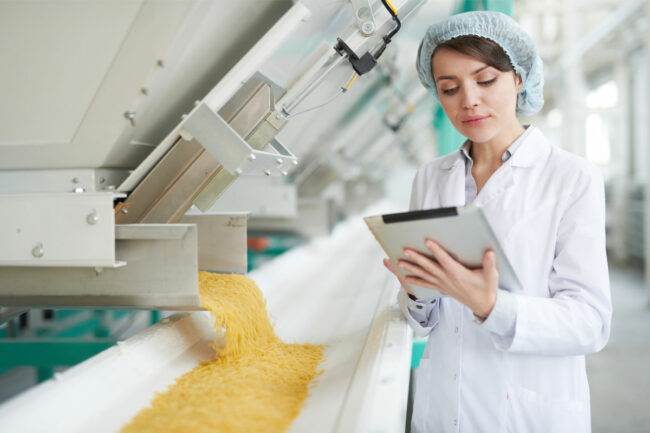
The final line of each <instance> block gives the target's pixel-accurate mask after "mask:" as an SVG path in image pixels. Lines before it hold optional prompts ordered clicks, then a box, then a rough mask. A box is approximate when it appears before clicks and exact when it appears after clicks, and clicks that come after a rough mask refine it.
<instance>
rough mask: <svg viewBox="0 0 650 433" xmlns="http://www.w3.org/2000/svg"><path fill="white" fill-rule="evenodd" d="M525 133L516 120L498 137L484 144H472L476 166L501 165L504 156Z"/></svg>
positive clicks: (472, 155)
mask: <svg viewBox="0 0 650 433" xmlns="http://www.w3.org/2000/svg"><path fill="white" fill-rule="evenodd" d="M524 131H525V129H524V127H523V126H521V124H520V123H519V121H518V120H517V119H516V118H515V120H514V121H513V122H512V123H511V124H510V125H508V126H507V127H505V128H503V129H502V130H501V131H500V132H499V133H498V134H497V135H496V136H494V137H493V138H491V139H490V140H488V141H485V142H482V143H476V142H472V144H473V145H472V149H471V157H472V159H473V160H474V164H480V165H501V160H502V158H503V154H504V153H505V151H506V150H508V148H509V147H510V146H511V145H512V143H514V142H515V141H516V140H517V139H518V138H519V137H521V134H523V133H524Z"/></svg>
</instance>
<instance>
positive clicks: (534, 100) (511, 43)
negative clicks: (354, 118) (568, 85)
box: [416, 11, 544, 116]
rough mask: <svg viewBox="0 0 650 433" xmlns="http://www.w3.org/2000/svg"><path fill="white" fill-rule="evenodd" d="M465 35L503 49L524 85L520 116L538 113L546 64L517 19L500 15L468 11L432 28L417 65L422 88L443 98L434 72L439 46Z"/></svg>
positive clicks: (429, 30) (519, 103) (540, 106)
mask: <svg viewBox="0 0 650 433" xmlns="http://www.w3.org/2000/svg"><path fill="white" fill-rule="evenodd" d="M465 35H475V36H481V37H484V38H487V39H490V40H492V41H494V42H496V43H497V44H499V46H501V48H503V51H505V53H506V54H507V55H508V57H509V58H510V63H512V66H513V67H514V69H515V73H516V74H520V75H521V79H522V83H523V88H522V90H521V92H519V95H518V96H517V114H519V115H521V116H530V115H532V114H535V113H537V112H538V111H539V110H540V109H541V108H542V106H543V105H544V94H543V88H544V75H543V68H544V64H543V63H542V59H541V58H540V57H539V56H538V55H537V49H536V48H535V43H534V42H533V40H532V38H531V37H530V36H528V34H527V33H526V32H524V31H523V29H522V28H521V27H520V26H519V24H517V22H516V21H515V20H513V19H512V18H510V17H509V16H507V15H505V14H502V13H500V12H488V11H477V12H466V13H462V14H458V15H452V16H451V17H449V18H447V19H446V20H443V21H440V22H437V23H435V24H433V25H432V26H430V27H429V28H428V29H427V33H426V34H425V35H424V38H423V39H422V42H421V43H420V48H419V49H418V57H417V63H416V67H417V71H418V75H419V77H420V81H421V82H422V85H424V87H426V88H427V89H429V90H431V91H432V92H433V93H434V95H435V96H436V99H439V96H438V91H437V89H436V84H435V82H434V81H433V73H432V71H431V56H433V51H434V50H435V49H436V47H437V46H438V45H439V44H441V43H443V42H446V41H448V40H450V39H453V38H455V37H458V36H465Z"/></svg>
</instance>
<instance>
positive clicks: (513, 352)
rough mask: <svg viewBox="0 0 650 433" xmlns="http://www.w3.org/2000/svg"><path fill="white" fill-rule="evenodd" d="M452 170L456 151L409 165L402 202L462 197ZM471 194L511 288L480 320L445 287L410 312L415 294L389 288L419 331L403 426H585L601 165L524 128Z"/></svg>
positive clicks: (597, 341)
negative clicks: (412, 174) (423, 311)
mask: <svg viewBox="0 0 650 433" xmlns="http://www.w3.org/2000/svg"><path fill="white" fill-rule="evenodd" d="M530 128H534V127H533V126H531V127H530ZM464 180H465V165H464V160H463V156H462V155H461V154H460V152H454V153H452V154H449V155H446V156H443V157H441V158H437V159H435V160H434V161H432V162H430V163H428V164H426V165H424V166H423V167H422V168H420V170H419V171H418V173H417V176H416V178H415V180H414V183H413V191H412V197H411V207H412V208H413V209H427V208H437V207H448V206H459V205H464V204H465V182H464ZM474 204H477V205H479V206H482V208H483V210H484V213H485V215H486V217H487V219H488V221H489V222H490V224H491V226H492V228H493V230H494V232H495V234H496V235H497V238H498V239H499V241H500V243H501V246H502V247H503V249H504V250H505V253H506V255H507V256H508V258H509V260H510V261H511V263H512V265H513V267H514V269H515V270H516V272H517V275H518V277H519V280H520V281H521V283H522V285H523V287H524V289H523V293H516V294H513V293H510V292H506V291H504V290H501V289H499V292H498V295H497V303H496V305H495V307H494V309H493V311H492V313H491V314H490V316H489V317H488V318H487V320H486V321H485V322H484V323H482V324H480V323H478V322H477V321H475V320H474V316H473V314H472V312H471V311H470V310H469V309H468V308H467V307H465V306H464V305H462V304H460V303H459V302H457V301H456V300H454V299H452V298H450V297H445V298H442V299H441V300H440V302H438V303H437V304H434V308H433V309H432V310H431V312H430V314H429V317H428V320H427V321H426V323H424V322H423V323H419V322H418V321H417V320H415V319H414V318H413V315H412V313H411V312H410V310H409V308H413V307H414V306H415V302H414V301H412V300H410V299H409V298H408V297H407V296H406V293H405V292H404V290H400V294H399V296H398V300H399V303H400V306H401V309H402V312H403V313H404V314H405V316H406V318H407V320H408V321H409V323H410V325H411V326H412V327H413V328H414V330H415V332H416V334H418V335H421V336H425V335H428V336H429V337H428V341H427V344H426V348H425V351H424V355H423V357H422V360H421V362H420V367H419V368H418V369H417V371H416V373H415V382H414V386H415V389H414V392H415V397H414V408H413V419H412V430H411V431H412V432H414V433H420V432H458V431H460V432H464V433H467V432H488V433H496V432H516V433H525V432H540V433H542V432H543V433H561V432H570V433H580V432H589V431H591V421H590V418H591V417H590V407H589V385H588V383H587V375H586V370H585V355H586V354H588V353H592V352H597V351H599V350H601V349H602V348H603V347H604V346H605V344H606V343H607V340H608V338H609V330H610V321H611V312H612V308H611V300H610V291H609V278H608V271H607V258H606V253H605V201H604V186H603V180H602V175H601V174H600V173H599V171H598V169H597V168H595V167H594V166H593V165H591V164H590V163H588V162H587V161H586V160H584V159H583V158H580V157H578V156H575V155H573V154H570V153H568V152H566V151H564V150H562V149H560V148H558V147H556V146H553V145H552V144H551V143H549V142H548V140H547V139H546V138H545V137H544V135H543V134H542V133H541V132H540V131H539V130H538V129H533V130H532V131H530V134H527V137H526V138H525V140H524V141H523V142H522V143H521V145H520V147H519V148H518V149H517V150H516V151H515V152H514V154H513V155H512V157H511V158H510V159H508V160H507V161H506V162H505V163H503V165H502V166H501V167H500V168H499V169H498V170H497V171H496V172H495V173H494V174H493V175H492V176H491V177H490V179H489V180H488V182H487V183H486V184H485V186H484V187H483V189H482V190H481V191H480V193H479V194H478V196H477V197H476V200H475V201H474ZM508 317H510V318H512V317H514V320H511V319H508Z"/></svg>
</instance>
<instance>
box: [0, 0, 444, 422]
mask: <svg viewBox="0 0 650 433" xmlns="http://www.w3.org/2000/svg"><path fill="white" fill-rule="evenodd" d="M423 3H424V1H423V0H392V1H386V0H338V1H324V0H299V1H289V0H286V1H284V0H273V1H259V0H238V1H236V2H226V1H222V0H174V1H171V0H133V1H119V2H118V1H106V2H104V1H99V2H78V1H72V0H56V1H51V2H25V1H20V0H9V1H4V2H1V3H0V58H2V59H3V60H2V63H3V66H2V67H0V89H1V93H2V95H3V97H2V98H0V306H9V307H21V308H32V307H47V308H56V307H64V306H74V307H91V308H92V307H95V308H130V309H157V310H199V309H201V307H200V303H199V298H198V276H197V274H198V272H197V271H198V270H211V271H217V272H242V273H243V272H246V268H247V267H246V238H247V233H248V232H250V231H255V232H259V233H267V232H274V233H276V232H284V233H287V232H292V233H299V234H301V235H302V236H307V237H310V238H312V241H311V242H309V243H307V244H306V245H305V246H303V247H301V248H298V249H296V250H295V251H291V252H290V253H289V254H287V255H285V256H286V257H285V256H282V257H280V258H279V259H278V260H276V261H274V262H272V263H270V264H269V265H268V266H264V267H263V268H261V269H259V270H256V271H255V272H253V274H251V277H253V278H254V279H255V280H256V281H257V282H258V284H259V285H260V287H261V288H262V290H263V291H264V294H265V296H266V298H267V300H268V303H269V311H270V312H271V314H272V315H273V316H274V317H276V318H277V323H276V330H277V332H278V334H279V335H280V337H281V338H285V339H291V340H293V341H310V342H314V343H323V344H328V345H329V348H328V352H327V356H328V360H327V361H326V363H325V365H324V366H323V367H324V368H325V371H326V373H325V375H324V376H323V377H322V378H321V380H320V381H319V385H318V386H317V387H316V388H315V389H314V393H313V396H312V397H311V398H310V400H309V401H308V403H307V407H306V408H305V410H304V411H303V414H301V416H300V417H299V418H298V420H297V421H296V423H295V424H294V426H293V427H292V429H293V431H302V430H305V429H307V428H309V429H310V431H341V432H344V431H398V430H399V426H400V425H403V422H404V417H405V414H406V393H407V392H408V375H409V369H408V364H409V361H410V344H411V334H410V332H409V331H408V328H407V326H406V324H405V323H404V321H403V320H402V319H400V317H399V314H398V313H397V312H395V310H394V302H393V299H392V296H393V295H394V290H395V285H394V282H393V281H392V280H390V279H389V278H387V275H386V273H384V272H383V271H382V268H381V266H380V258H381V251H380V250H379V249H378V247H377V246H376V245H375V243H374V240H373V239H372V237H371V236H370V234H369V233H367V231H366V229H365V227H364V226H363V225H362V224H361V223H360V221H361V220H360V219H359V218H348V217H349V216H351V215H356V214H358V212H360V211H361V210H362V209H364V208H366V207H367V206H369V205H371V204H373V203H375V206H376V207H375V208H374V212H377V211H380V210H381V209H390V208H391V205H390V204H387V203H386V202H383V203H384V204H383V205H376V203H377V202H379V201H380V200H381V199H382V197H383V196H384V195H385V189H384V183H385V180H386V179H388V178H389V177H390V176H391V175H392V174H393V173H394V172H395V171H396V170H400V169H404V168H406V169H408V168H409V167H413V166H414V165H417V164H419V163H421V162H423V161H425V160H427V159H429V158H430V157H431V156H433V155H434V153H435V139H434V138H433V136H432V134H431V128H430V125H431V115H432V108H431V107H432V105H431V104H432V100H431V98H428V97H427V95H426V92H424V91H423V90H421V89H420V87H419V85H418V83H417V79H416V78H415V70H414V68H413V67H412V65H413V61H414V60H413V59H414V58H415V51H416V49H417V43H418V42H419V37H420V35H421V32H422V31H423V27H424V26H426V25H428V24H429V23H430V22H432V21H433V20H435V19H437V18H440V17H444V16H446V15H449V14H450V13H451V12H452V10H453V8H454V6H455V2H454V1H453V0H446V1H442V2H431V1H429V2H428V3H427V4H425V5H424V6H423V5H422V4H423ZM405 195H408V191H406V192H405ZM346 218H347V221H346V222H344V223H342V224H338V225H337V226H336V229H334V230H333V227H334V226H335V224H336V223H337V222H338V221H341V220H346ZM332 230H333V231H332ZM330 270H333V271H330ZM289 299H290V300H291V302H288V301H287V300H289ZM289 304H290V305H289ZM212 338H214V330H213V329H212V328H211V326H210V322H209V318H208V315H207V313H206V312H201V311H196V312H192V313H189V314H184V315H177V316H174V317H173V318H170V319H166V320H165V321H163V322H161V323H158V324H157V325H155V326H153V327H152V328H150V329H148V330H146V331H145V332H144V333H143V334H142V335H137V336H135V337H133V338H130V339H128V340H126V341H124V342H118V344H117V345H116V346H114V347H112V348H110V349H109V350H107V351H105V352H102V353H101V354H99V355H97V356H96V357H94V358H91V359H90V360H89V361H87V362H84V363H82V364H80V365H78V366H76V367H74V368H72V369H69V370H67V371H66V372H65V373H63V374H59V375H57V376H55V378H54V379H53V380H50V381H48V382H47V383H45V384H42V385H40V386H38V387H36V388H34V389H32V390H30V391H29V392H27V393H25V394H23V395H21V396H19V397H17V398H15V399H14V400H11V401H10V402H8V403H7V404H5V405H2V406H0V431H5V430H6V431H30V432H32V431H45V430H47V431H65V432H73V431H87V429H88V428H89V426H91V425H92V426H93V428H94V429H95V431H116V429H119V425H121V423H123V422H124V420H126V419H128V417H129V416H131V415H132V414H133V413H134V411H137V410H139V408H140V407H142V406H144V405H146V404H147V402H148V401H149V399H150V398H151V395H152V393H153V392H155V391H159V390H162V389H164V388H165V387H166V386H167V385H168V384H169V383H171V382H173V379H174V378H175V377H177V376H178V375H179V374H182V373H183V372H185V371H187V370H189V369H191V368H192V367H193V366H194V365H196V363H198V362H199V361H200V360H202V359H206V358H207V357H210V356H213V353H212V352H211V349H209V346H208V342H209V341H210V340H211V339H212ZM134 372H138V373H137V374H134ZM379 390H381V392H379ZM375 391H377V392H375ZM59 396H65V398H57V397H59ZM53 402H54V403H53ZM28 414H29V416H28ZM97 419H104V420H105V422H102V423H100V425H98V424H97V423H95V424H92V423H93V420H97ZM109 419H110V420H112V421H110V422H109V421H108V420H109ZM325 419H326V420H329V421H328V422H319V423H314V420H321V421H322V420H325ZM367 419H372V420H374V421H373V422H372V423H369V424H368V423H365V420H367ZM316 425H318V426H319V427H314V426H316ZM308 426H309V427H308Z"/></svg>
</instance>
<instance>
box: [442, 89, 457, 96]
mask: <svg viewBox="0 0 650 433" xmlns="http://www.w3.org/2000/svg"><path fill="white" fill-rule="evenodd" d="M457 91H458V87H454V88H451V89H443V90H442V93H444V94H445V95H453V94H454V93H456V92H457Z"/></svg>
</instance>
